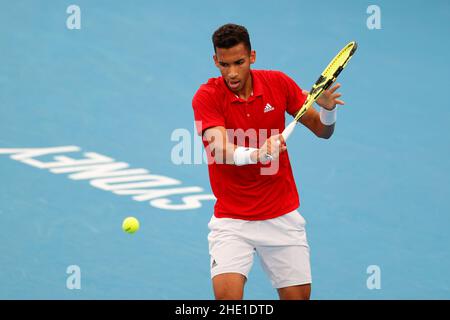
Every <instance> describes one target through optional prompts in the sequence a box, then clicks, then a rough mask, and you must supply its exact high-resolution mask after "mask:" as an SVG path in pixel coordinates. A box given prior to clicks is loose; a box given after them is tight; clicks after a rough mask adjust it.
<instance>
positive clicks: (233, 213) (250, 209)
mask: <svg viewBox="0 0 450 320" xmlns="http://www.w3.org/2000/svg"><path fill="white" fill-rule="evenodd" d="M251 75H252V82H253V94H252V95H251V96H250V97H249V99H248V100H247V101H245V100H242V99H241V98H239V97H237V96H236V95H235V94H234V93H233V92H232V91H231V90H230V89H228V87H227V86H226V84H225V82H224V80H223V78H222V77H219V78H211V79H209V80H208V82H207V83H206V84H203V85H201V86H200V88H199V89H198V91H197V93H196V94H195V96H194V98H193V100H192V106H193V109H194V118H195V121H196V124H197V131H198V133H199V134H202V133H203V132H204V130H206V129H208V128H210V127H215V126H223V127H225V128H226V129H234V130H236V129H241V130H244V131H246V130H249V131H246V132H247V133H248V135H247V137H248V138H246V139H245V140H244V141H240V142H239V141H238V140H237V139H234V144H236V145H242V146H245V147H249V146H250V147H260V146H262V144H263V143H264V142H265V140H266V139H267V138H269V137H270V136H271V135H272V134H277V133H281V132H283V130H284V127H285V114H286V112H287V113H289V114H290V115H292V116H294V115H295V113H296V112H297V111H298V110H299V109H300V107H301V106H302V105H303V103H304V101H305V100H306V96H305V95H303V94H302V90H301V89H300V87H299V86H298V85H297V84H296V83H295V82H294V81H293V80H292V79H291V78H289V77H288V76H287V75H285V74H284V73H282V72H279V71H264V70H252V71H251ZM252 130H253V131H252ZM272 130H278V132H273V131H272ZM204 144H205V147H207V142H205V141H204ZM208 157H210V156H209V155H208ZM209 160H210V161H209V164H208V170H209V179H210V183H211V188H212V191H213V193H214V195H215V196H216V198H217V202H216V204H215V207H214V215H215V216H216V217H218V218H225V217H226V218H235V219H244V220H265V219H271V218H275V217H278V216H281V215H283V214H286V213H288V212H291V211H293V210H295V209H297V208H298V207H299V205H300V200H299V196H298V192H297V187H296V185H295V181H294V176H293V174H292V169H291V164H290V162H289V156H288V153H287V152H283V153H282V154H280V158H279V166H278V170H275V169H274V168H275V167H273V169H272V170H271V171H269V170H270V169H269V167H270V166H271V165H273V164H268V165H262V164H260V163H258V164H251V165H244V166H235V165H230V164H217V163H214V162H213V161H212V159H211V158H210V159H209ZM264 170H265V171H264ZM263 172H265V173H266V174H263ZM267 173H270V174H267Z"/></svg>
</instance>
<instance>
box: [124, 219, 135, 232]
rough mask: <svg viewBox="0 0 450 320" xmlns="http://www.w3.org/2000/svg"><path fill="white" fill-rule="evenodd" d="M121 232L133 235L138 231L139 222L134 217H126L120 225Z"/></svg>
mask: <svg viewBox="0 0 450 320" xmlns="http://www.w3.org/2000/svg"><path fill="white" fill-rule="evenodd" d="M122 229H123V231H125V232H127V233H135V232H136V231H138V230H139V221H138V219H136V218H135V217H128V218H125V220H123V223H122Z"/></svg>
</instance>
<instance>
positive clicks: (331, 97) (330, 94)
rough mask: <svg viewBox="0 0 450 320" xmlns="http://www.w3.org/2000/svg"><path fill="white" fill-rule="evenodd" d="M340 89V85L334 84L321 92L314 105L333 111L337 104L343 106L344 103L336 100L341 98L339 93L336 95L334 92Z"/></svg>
mask: <svg viewBox="0 0 450 320" xmlns="http://www.w3.org/2000/svg"><path fill="white" fill-rule="evenodd" d="M340 87H341V84H340V83H336V84H335V85H334V86H332V87H331V88H328V90H325V91H324V92H322V94H321V95H320V97H319V98H318V99H317V100H316V103H317V104H318V105H319V106H321V107H322V108H324V109H327V110H333V109H334V108H335V107H336V105H337V104H340V105H344V104H345V103H344V101H342V100H339V99H338V98H339V97H341V96H342V94H340V93H336V90H337V89H339V88H340Z"/></svg>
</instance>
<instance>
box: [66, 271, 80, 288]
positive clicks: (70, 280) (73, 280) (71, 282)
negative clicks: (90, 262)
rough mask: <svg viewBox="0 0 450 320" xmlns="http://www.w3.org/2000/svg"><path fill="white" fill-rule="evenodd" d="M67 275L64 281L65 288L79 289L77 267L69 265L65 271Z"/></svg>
mask: <svg viewBox="0 0 450 320" xmlns="http://www.w3.org/2000/svg"><path fill="white" fill-rule="evenodd" d="M66 273H67V274H68V275H69V276H68V277H67V280H66V288H67V289H69V290H74V289H76V290H80V289H81V269H80V267H79V266H77V265H70V266H68V267H67V269H66Z"/></svg>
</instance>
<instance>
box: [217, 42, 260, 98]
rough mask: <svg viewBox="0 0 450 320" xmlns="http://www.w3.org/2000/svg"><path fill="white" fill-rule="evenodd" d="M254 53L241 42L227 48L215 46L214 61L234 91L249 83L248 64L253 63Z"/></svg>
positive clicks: (239, 90)
mask: <svg viewBox="0 0 450 320" xmlns="http://www.w3.org/2000/svg"><path fill="white" fill-rule="evenodd" d="M255 60H256V53H255V51H254V50H252V51H251V52H249V51H248V50H247V48H246V47H245V45H244V44H243V43H239V44H238V45H236V46H234V47H232V48H229V49H224V48H217V49H216V54H215V55H214V62H215V64H216V66H217V67H218V68H219V70H220V73H221V74H222V77H223V78H224V80H225V82H226V84H227V86H228V88H230V90H231V91H233V92H235V93H239V92H242V91H243V90H245V88H246V87H248V86H250V85H251V82H250V65H251V64H253V63H255Z"/></svg>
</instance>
